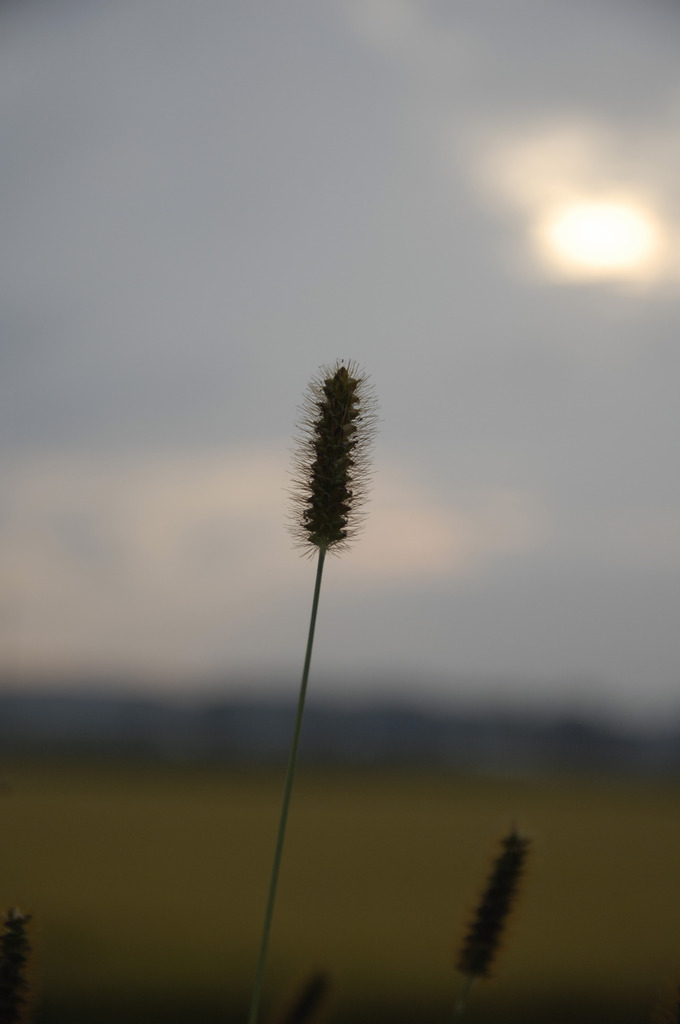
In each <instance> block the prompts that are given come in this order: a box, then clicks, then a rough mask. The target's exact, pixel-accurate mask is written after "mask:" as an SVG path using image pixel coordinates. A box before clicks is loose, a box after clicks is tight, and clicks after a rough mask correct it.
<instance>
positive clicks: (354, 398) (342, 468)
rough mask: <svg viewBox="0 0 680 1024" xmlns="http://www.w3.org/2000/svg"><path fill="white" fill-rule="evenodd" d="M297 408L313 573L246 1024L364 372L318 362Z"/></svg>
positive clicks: (365, 471)
mask: <svg viewBox="0 0 680 1024" xmlns="http://www.w3.org/2000/svg"><path fill="white" fill-rule="evenodd" d="M301 413H302V415H301V419H300V424H299V435H298V438H297V442H296V446H295V455H294V471H293V491H292V506H293V511H292V516H291V521H290V526H291V530H292V533H293V536H294V538H295V540H296V542H297V543H298V544H299V545H300V546H301V547H302V549H303V550H304V552H305V553H306V554H309V555H310V556H312V557H313V556H314V555H316V557H317V563H316V578H315V582H314V594H313V597H312V612H311V617H310V622H309V631H308V635H307V647H306V650H305V657H304V663H303V669H302V679H301V682H300V691H299V696H298V704H297V713H296V717H295V724H294V726H293V736H292V740H291V747H290V755H289V759H288V767H287V770H286V778H285V783H284V789H283V798H282V802H281V813H280V817H279V827H278V832H277V836H276V844H275V848H274V860H273V864H272V870H271V876H270V880H269V892H268V896H267V903H266V907H265V916H264V924H263V927H262V937H261V940H260V952H259V956H258V961H257V967H256V970H255V980H254V982H253V992H252V998H251V1004H250V1014H249V1017H248V1024H256V1022H257V1019H258V1014H259V1006H260V997H261V994H262V982H263V977H264V969H265V963H266V959H267V949H268V946H269V934H270V931H271V924H272V918H273V914H274V904H275V902H276V890H277V885H278V878H279V870H280V868H281V857H282V854H283V846H284V840H285V835H286V823H287V820H288V809H289V807H290V799H291V794H292V791H293V781H294V778H295V768H296V765H297V756H298V745H299V741H300V731H301V727H302V717H303V713H304V707H305V697H306V695H307V681H308V678H309V667H310V664H311V659H312V647H313V645H314V630H315V627H316V616H317V611H318V607H319V594H320V591H321V577H322V574H323V568H324V562H325V559H326V555H327V554H337V553H339V552H341V551H344V550H345V549H346V548H347V547H348V545H349V542H350V541H351V540H352V538H353V537H354V536H355V535H356V533H357V530H358V528H359V527H360V525H361V522H362V511H363V506H364V502H365V500H366V497H367V490H368V482H369V470H370V454H371V449H372V445H373V437H374V433H375V423H376V417H375V400H374V398H373V393H372V390H371V388H370V385H369V383H368V378H367V376H366V374H365V373H363V371H362V370H360V369H359V367H358V366H357V364H356V363H354V362H348V363H347V364H345V363H344V362H342V361H341V362H337V363H334V364H333V365H331V366H325V367H322V368H321V370H320V371H319V373H318V374H317V376H316V377H314V378H313V380H312V381H311V383H310V385H309V388H308V390H307V394H306V396H305V399H304V402H303V405H302V410H301Z"/></svg>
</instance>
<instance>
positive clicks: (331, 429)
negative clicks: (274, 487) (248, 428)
mask: <svg viewBox="0 0 680 1024" xmlns="http://www.w3.org/2000/svg"><path fill="white" fill-rule="evenodd" d="M374 432H375V400H374V398H373V395H372V393H371V390H370V386H369V384H368V378H367V377H366V375H365V374H364V373H362V372H361V371H360V370H359V367H358V366H357V365H356V363H353V362H349V363H347V365H345V364H344V363H343V362H338V363H335V364H334V365H332V366H324V367H322V368H321V370H320V372H319V374H318V375H317V376H316V377H315V378H314V379H313V380H312V381H311V383H310V385H309V390H308V393H307V395H306V397H305V400H304V403H303V406H302V416H301V420H300V437H299V438H298V442H297V446H296V450H295V463H294V476H293V507H294V514H293V520H292V524H291V525H292V532H293V534H294V536H295V538H296V540H298V541H299V543H300V544H301V545H302V546H303V547H304V548H305V549H307V550H308V551H309V552H310V553H311V552H313V551H314V550H315V549H316V548H322V549H323V550H324V551H341V550H343V549H344V548H345V547H347V543H348V541H349V540H351V538H352V537H353V536H354V535H355V534H356V532H357V529H358V527H359V526H360V524H361V508H362V506H363V504H364V502H365V500H366V494H367V488H368V481H369V458H370V451H371V447H372V442H373V435H374Z"/></svg>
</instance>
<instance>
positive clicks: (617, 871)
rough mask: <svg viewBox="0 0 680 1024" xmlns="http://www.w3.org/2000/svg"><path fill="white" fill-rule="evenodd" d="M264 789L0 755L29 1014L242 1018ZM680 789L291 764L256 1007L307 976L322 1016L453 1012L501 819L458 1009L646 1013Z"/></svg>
mask: <svg viewBox="0 0 680 1024" xmlns="http://www.w3.org/2000/svg"><path fill="white" fill-rule="evenodd" d="M281 787H282V771H281V768H280V766H273V767H271V766H270V767H262V766H259V767H258V766H256V765H254V764H246V763H241V764H233V763H218V762H214V761H213V762H207V761H205V760H203V761H201V760H194V761H188V760H185V761H178V760H169V759H166V760H161V759H159V758H143V759H140V758H136V759H134V760H130V759H116V758H113V757H111V756H108V755H107V756H106V757H98V758H95V757H92V756H89V757H86V756H84V755H83V756H79V757H73V756H71V757H65V756H60V757H56V756H54V755H51V756H48V755H47V754H43V756H41V757H39V758H27V757H25V756H24V757H21V758H19V757H15V758H7V759H5V760H4V761H2V762H0V803H1V805H2V821H3V830H2V832H3V838H2V857H1V858H0V900H1V901H2V906H3V907H4V908H8V907H10V906H19V907H20V908H21V909H22V910H23V911H24V912H26V913H29V914H31V915H32V917H33V922H32V927H33V935H34V939H35V946H36V951H37V956H36V959H35V964H34V970H33V973H34V978H35V986H34V987H35V992H36V996H37V999H36V1010H35V1013H36V1017H35V1019H36V1021H37V1022H45V1024H62V1022H64V1024H65V1022H66V1021H67V1020H68V1022H69V1024H73V1022H75V1021H78V1020H81V1021H87V1022H88V1024H122V1022H123V1021H125V1022H127V1024H135V1022H137V1021H139V1022H140V1024H142V1022H144V1024H155V1022H156V1021H158V1022H160V1021H163V1024H185V1022H186V1024H189V1022H192V1024H196V1022H198V1024H202V1022H205V1024H209V1022H210V1021H212V1020H214V1021H217V1020H220V1021H223V1022H224V1021H231V1020H233V1021H237V1020H238V1021H244V1020H245V1018H246V1009H247V1003H248V995H249V987H250V984H251V980H252V975H253V971H254V964H255V957H256V951H257V944H258V937H259V930H260V927H261V920H262V914H263V908H264V899H265V892H266V885H267V880H268V874H269V869H270V864H271V857H272V852H273V842H274V835H275V829H276V822H277V817H278V809H279V802H280V796H281ZM679 806H680V784H679V783H678V782H677V781H675V780H673V779H671V778H664V779H661V778H659V777H658V776H649V775H647V776H644V775H639V774H636V775H633V776H631V775H630V774H620V773H617V774H606V773H585V772H583V771H579V772H575V773H573V772H567V771H561V772H557V773H552V774H551V773H546V772H544V773H531V774H526V775H521V774H517V773H516V774H510V773H500V772H496V773H495V774H484V775H482V774H480V773H472V772H463V771H453V770H451V769H449V768H442V767H438V768H427V767H422V766H421V767H418V768H416V767H404V766H401V767H395V766H393V767H390V768H384V767H382V768H376V767H358V766H356V765H354V766H351V767H339V766H337V765H336V766H334V767H330V766H325V767H324V766H316V767H312V766H309V765H308V766H307V767H304V766H303V769H302V771H301V772H300V774H299V776H298V780H297V783H296V790H295V794H294V799H293V806H292V809H291V816H290V820H289V831H288V838H287V845H286V852H285V856H284V862H283V867H282V873H281V879H280V889H279V900H278V903H277V908H276V915H275V922H274V929H273V933H272V944H271V950H270V953H271V955H270V961H269V965H268V970H267V977H266V984H265V998H264V1009H265V1013H264V1016H263V1024H269V1022H270V1024H284V1021H283V1018H282V1017H281V1012H282V1009H281V1008H282V1007H284V1006H286V1005H287V1004H288V1003H289V1002H290V993H291V989H292V988H294V987H295V986H296V985H297V984H299V982H300V981H301V979H304V977H305V976H306V975H308V974H309V973H310V972H313V971H324V972H327V973H328V974H329V976H330V977H331V979H332V990H331V996H330V1003H329V1006H328V1009H327V1013H326V1018H325V1019H326V1020H327V1021H328V1024H334V1022H336V1024H345V1022H346V1024H349V1022H350V1021H351V1022H353V1024H356V1022H359V1024H362V1022H366V1024H369V1022H370V1024H373V1022H376V1024H377V1022H378V1021H390V1022H396V1024H399V1022H401V1021H404V1022H406V1021H415V1020H417V1021H418V1022H420V1024H422V1022H424V1021H432V1022H438V1021H442V1022H444V1021H449V1020H450V1016H451V1008H452V1006H453V1002H454V1000H455V996H456V991H457V985H458V978H457V975H456V971H455V968H454V964H455V961H456V954H457V950H458V949H459V948H460V942H461V940H462V936H463V934H464V932H465V928H466V926H467V924H468V921H469V920H470V916H471V912H472V911H473V909H474V906H475V903H476V900H477V898H478V895H479V892H480V887H481V886H482V885H483V881H484V878H485V876H486V874H487V871H488V867H489V863H490V860H491V858H492V857H493V856H494V855H495V854H496V852H497V845H498V840H499V838H500V837H501V836H502V835H503V834H504V833H505V832H506V830H507V827H508V825H509V824H512V825H516V826H517V827H518V828H519V829H521V830H522V831H524V832H526V833H528V834H529V835H530V836H531V839H532V846H531V852H530V858H529V863H528V865H527V872H526V877H525V880H524V882H523V886H522V890H521V897H520V900H519V902H518V905H517V907H516V909H515V912H514V914H513V915H512V918H511V921H510V927H509V930H508V932H507V935H506V940H505V942H504V947H503V949H502V950H501V954H500V957H499V960H498V963H497V968H496V972H495V977H494V978H493V979H492V980H491V981H489V982H480V983H479V986H478V988H476V989H475V990H474V991H473V993H472V997H471V1000H470V1004H469V1007H468V1009H467V1011H466V1013H465V1016H464V1018H463V1020H464V1022H466V1021H469V1022H470V1024H475V1022H476V1024H486V1022H487V1021H488V1022H489V1024H491V1022H492V1021H498V1020H503V1021H510V1022H511V1024H513V1022H515V1021H517V1022H518V1024H519V1022H520V1020H521V1021H522V1024H527V1022H529V1021H536V1022H537V1024H546V1022H548V1021H550V1022H554V1024H562V1022H565V1024H591V1022H592V1024H596V1022H598V1024H602V1021H606V1020H611V1021H612V1022H614V1021H616V1022H617V1024H627V1022H629V1021H630V1022H631V1024H632V1022H633V1021H635V1022H643V1021H651V1019H652V1014H653V1011H654V1008H655V1006H656V1004H657V1003H658V1001H659V1000H660V998H661V997H662V996H663V995H664V993H665V990H666V987H667V986H668V985H669V984H673V983H677V981H678V976H679V975H680V957H679V955H678V954H679V952H680V942H679V941H678V929H677V920H678V910H679V908H680V870H679V868H678V865H679V864H680V814H678V807H679Z"/></svg>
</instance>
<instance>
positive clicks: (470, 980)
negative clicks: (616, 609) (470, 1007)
mask: <svg viewBox="0 0 680 1024" xmlns="http://www.w3.org/2000/svg"><path fill="white" fill-rule="evenodd" d="M475 981H476V978H475V975H474V974H466V975H465V980H464V981H463V985H462V988H461V990H460V992H459V993H458V999H457V1000H456V1005H455V1006H454V1008H453V1016H452V1017H451V1021H452V1024H457V1022H458V1021H459V1020H460V1018H461V1017H462V1015H463V1010H464V1009H465V1007H466V1005H467V1001H468V996H469V995H470V990H471V989H472V986H473V985H474V983H475Z"/></svg>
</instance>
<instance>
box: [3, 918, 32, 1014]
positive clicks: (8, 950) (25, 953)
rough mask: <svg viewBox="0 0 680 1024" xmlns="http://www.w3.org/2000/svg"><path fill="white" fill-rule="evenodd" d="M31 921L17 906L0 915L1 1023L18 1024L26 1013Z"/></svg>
mask: <svg viewBox="0 0 680 1024" xmlns="http://www.w3.org/2000/svg"><path fill="white" fill-rule="evenodd" d="M30 920H31V918H30V916H29V915H28V914H22V913H21V911H20V910H17V909H16V907H13V908H12V909H11V910H9V911H8V912H7V914H4V915H2V916H0V924H1V926H2V931H1V932H0V1024H18V1022H19V1021H21V1020H22V1019H23V1017H24V1014H25V1010H26V1005H27V993H28V979H27V970H28V964H29V957H30V952H31V947H30V944H29V940H28V934H27V925H28V922H29V921H30Z"/></svg>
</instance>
